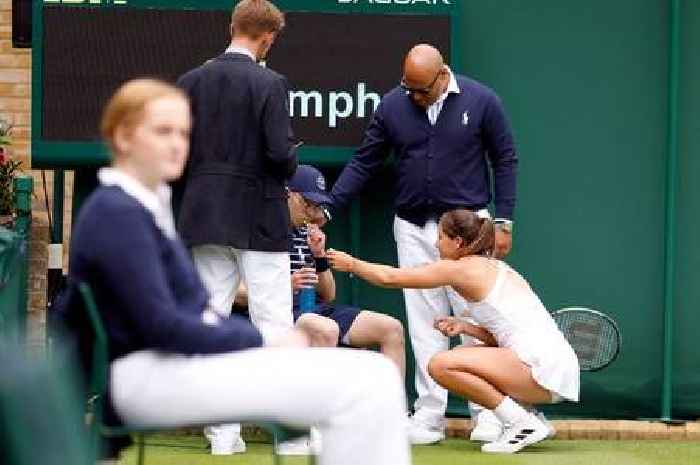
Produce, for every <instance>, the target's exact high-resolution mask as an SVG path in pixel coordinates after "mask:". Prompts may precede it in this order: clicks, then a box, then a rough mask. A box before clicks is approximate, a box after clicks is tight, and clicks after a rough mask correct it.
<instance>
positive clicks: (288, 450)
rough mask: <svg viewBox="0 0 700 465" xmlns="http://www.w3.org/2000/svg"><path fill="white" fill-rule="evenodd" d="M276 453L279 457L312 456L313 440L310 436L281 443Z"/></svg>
mask: <svg viewBox="0 0 700 465" xmlns="http://www.w3.org/2000/svg"><path fill="white" fill-rule="evenodd" d="M275 451H276V452H277V455H311V454H312V451H311V440H310V439H309V437H308V436H301V437H298V438H294V439H290V440H289V441H284V442H280V443H279V444H277V448H276V449H275Z"/></svg>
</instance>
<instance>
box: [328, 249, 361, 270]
mask: <svg viewBox="0 0 700 465" xmlns="http://www.w3.org/2000/svg"><path fill="white" fill-rule="evenodd" d="M326 256H327V257H328V261H329V262H330V263H331V267H333V269H334V270H336V271H345V272H349V273H352V272H353V267H354V264H355V259H354V258H353V257H352V255H348V254H346V253H345V252H341V251H339V250H333V249H330V250H329V251H328V252H327V253H326Z"/></svg>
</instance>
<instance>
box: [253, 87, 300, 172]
mask: <svg viewBox="0 0 700 465" xmlns="http://www.w3.org/2000/svg"><path fill="white" fill-rule="evenodd" d="M287 92H288V85H287V82H286V80H285V79H283V78H281V77H280V78H277V79H276V80H275V81H274V82H273V84H272V88H271V89H270V94H269V95H268V97H267V101H266V102H265V107H264V109H263V115H262V118H263V121H262V127H263V132H264V135H265V141H266V143H267V152H266V156H267V158H268V159H269V160H270V161H271V162H272V163H273V164H274V165H275V166H276V167H279V169H280V171H281V172H282V175H283V177H284V178H285V179H289V178H291V177H292V176H294V173H295V172H296V170H297V164H298V160H297V153H296V152H297V151H296V149H295V148H294V146H293V139H294V133H293V132H292V123H291V119H290V117H289V102H288V93H287Z"/></svg>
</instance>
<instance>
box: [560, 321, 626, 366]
mask: <svg viewBox="0 0 700 465" xmlns="http://www.w3.org/2000/svg"><path fill="white" fill-rule="evenodd" d="M556 320H557V324H558V325H559V328H560V330H561V331H562V333H563V334H564V336H565V337H566V339H567V340H568V341H569V344H571V347H572V348H573V349H574V352H575V353H576V356H577V357H578V359H579V364H580V366H581V369H582V370H595V369H597V368H600V367H602V366H605V365H607V364H608V363H610V361H611V360H612V359H613V358H615V356H616V354H617V352H618V349H619V347H618V339H619V335H618V331H617V328H615V326H614V324H613V323H612V322H610V321H609V320H608V319H606V318H605V317H602V316H600V315H597V314H595V313H591V312H574V311H570V312H562V313H560V314H558V315H557V318H556Z"/></svg>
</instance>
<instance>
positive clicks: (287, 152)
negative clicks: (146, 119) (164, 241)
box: [176, 53, 297, 252]
mask: <svg viewBox="0 0 700 465" xmlns="http://www.w3.org/2000/svg"><path fill="white" fill-rule="evenodd" d="M178 85H179V86H181V87H182V88H183V89H184V90H185V91H186V92H187V93H188V94H189V96H190V99H191V103H192V115H193V118H194V123H193V128H192V136H191V146H190V157H189V161H188V166H187V169H186V173H185V175H184V187H183V186H179V189H178V186H176V191H177V190H180V191H182V193H180V192H176V196H177V197H179V196H180V195H182V200H181V205H180V211H179V218H178V229H179V231H180V234H181V236H182V239H183V240H184V241H185V243H186V244H187V245H188V246H190V247H192V246H195V245H201V244H217V245H227V246H231V247H235V248H238V249H244V250H258V251H264V252H286V251H287V249H288V247H289V243H288V234H289V211H288V207H287V196H286V189H285V183H286V180H287V179H288V178H290V177H291V176H292V175H293V174H294V172H295V171H296V167H297V156H296V150H295V149H294V147H293V134H292V129H291V120H290V117H289V106H288V102H287V99H288V86H287V81H286V79H285V78H284V77H283V76H281V75H279V74H277V73H275V72H274V71H271V70H269V69H266V68H263V67H261V66H259V65H258V64H257V63H255V62H254V61H253V60H252V59H251V58H250V57H248V56H246V55H242V54H238V53H224V54H223V55H221V56H219V57H217V58H215V59H213V60H211V61H209V62H207V63H206V64H204V65H202V66H200V67H198V68H196V69H193V70H191V71H189V72H188V73H186V74H184V75H183V76H182V77H180V79H179V80H178Z"/></svg>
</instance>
